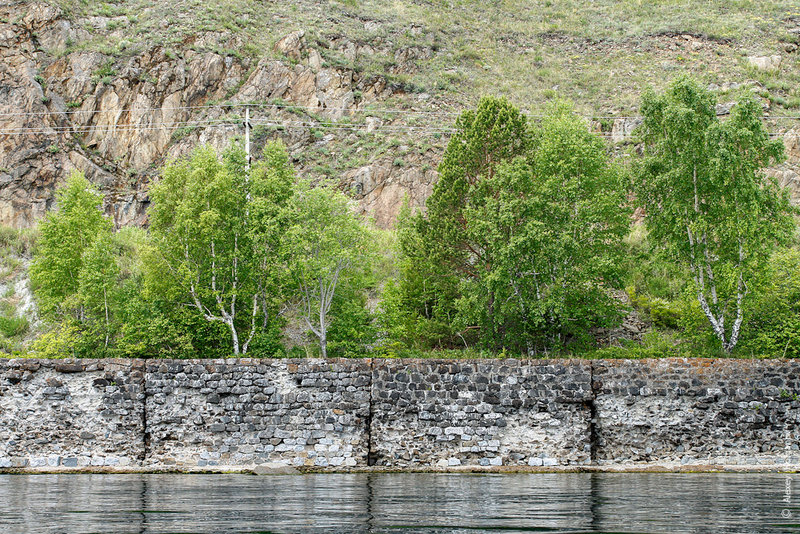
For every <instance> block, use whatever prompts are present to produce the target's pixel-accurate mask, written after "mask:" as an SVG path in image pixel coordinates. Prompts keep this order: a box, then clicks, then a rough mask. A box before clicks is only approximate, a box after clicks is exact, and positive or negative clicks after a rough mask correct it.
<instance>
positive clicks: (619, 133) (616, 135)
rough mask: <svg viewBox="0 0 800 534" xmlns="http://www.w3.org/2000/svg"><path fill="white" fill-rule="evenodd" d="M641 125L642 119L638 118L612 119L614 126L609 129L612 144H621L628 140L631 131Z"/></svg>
mask: <svg viewBox="0 0 800 534" xmlns="http://www.w3.org/2000/svg"><path fill="white" fill-rule="evenodd" d="M640 124H642V119H640V118H638V117H628V118H623V119H614V124H613V125H612V127H611V141H612V142H614V143H623V142H625V141H628V140H630V137H631V135H632V134H633V131H634V130H635V129H636V128H638V127H639V125H640Z"/></svg>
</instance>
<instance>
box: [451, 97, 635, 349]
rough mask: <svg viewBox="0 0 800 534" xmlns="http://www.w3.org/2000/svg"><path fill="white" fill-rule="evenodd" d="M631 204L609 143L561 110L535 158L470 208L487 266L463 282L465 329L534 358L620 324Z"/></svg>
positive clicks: (550, 117) (509, 168) (505, 168)
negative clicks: (621, 268) (612, 291)
mask: <svg viewBox="0 0 800 534" xmlns="http://www.w3.org/2000/svg"><path fill="white" fill-rule="evenodd" d="M625 205H626V200H625V194H624V188H623V187H622V183H621V179H620V174H619V172H618V171H617V169H616V167H615V166H614V165H612V164H611V162H610V161H609V158H608V156H607V154H606V150H605V146H604V144H603V142H602V140H601V139H600V138H599V137H597V136H596V135H593V134H591V133H590V132H589V130H588V128H587V125H586V124H585V122H584V121H583V120H581V119H579V118H578V117H577V116H575V114H574V113H573V112H572V109H571V107H570V106H568V105H565V104H555V105H553V106H551V108H550V109H549V110H548V113H547V114H546V116H545V117H544V118H543V120H542V122H541V123H540V124H539V125H538V126H537V128H536V129H535V132H534V136H533V139H532V142H531V148H530V153H529V155H528V157H518V158H516V159H515V160H514V161H513V162H510V163H504V164H502V165H500V166H499V167H498V168H497V170H496V172H495V173H494V174H493V175H492V176H487V177H486V178H484V179H483V180H481V181H479V182H478V183H477V184H476V186H475V187H474V189H473V191H472V193H471V195H470V199H469V202H468V203H467V206H466V208H465V210H464V220H465V232H464V234H465V236H466V237H467V241H468V242H470V243H472V248H473V250H474V251H475V254H474V255H473V256H471V257H470V263H471V264H473V265H480V266H481V267H482V268H480V269H476V274H475V276H472V277H468V278H465V279H464V281H463V282H462V291H461V293H462V297H461V300H460V303H459V312H460V316H461V317H462V319H463V320H464V321H465V323H464V324H465V325H473V326H477V327H479V328H480V331H481V334H482V338H483V342H484V344H486V345H488V346H490V347H493V348H495V349H499V348H503V347H509V348H511V347H513V348H517V349H524V350H527V352H529V353H532V352H534V351H538V350H542V349H545V350H546V349H547V348H548V347H558V346H562V345H563V344H564V343H565V342H566V341H567V340H574V339H576V338H578V337H586V336H587V335H588V331H589V328H590V327H591V326H610V325H611V324H613V322H614V321H615V320H616V319H618V314H617V313H616V312H615V310H616V306H615V304H614V301H613V299H612V298H611V297H610V296H609V295H608V292H607V289H608V288H609V287H614V286H615V285H618V283H619V278H618V274H619V272H618V269H617V268H616V265H617V264H618V262H619V258H620V255H621V252H622V238H623V237H624V235H625V233H626V232H627V229H628V227H629V213H630V212H629V210H628V209H627V208H626V206H625Z"/></svg>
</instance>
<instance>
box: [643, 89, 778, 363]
mask: <svg viewBox="0 0 800 534" xmlns="http://www.w3.org/2000/svg"><path fill="white" fill-rule="evenodd" d="M715 104H716V102H715V99H714V97H713V95H711V93H709V92H708V91H706V90H705V89H702V88H701V87H700V86H699V85H698V84H697V83H696V82H694V81H692V80H691V79H688V78H685V77H682V78H679V79H678V80H676V81H675V82H674V83H673V84H672V85H671V86H670V88H669V90H668V91H666V92H665V93H664V94H662V95H656V94H654V93H653V92H651V91H650V92H646V93H645V96H644V98H643V103H642V114H643V115H644V124H643V125H642V132H643V139H644V142H645V155H644V158H643V159H642V161H641V162H640V164H639V165H638V168H637V173H636V180H635V182H636V183H635V188H636V194H637V197H638V200H639V201H640V202H641V203H642V204H643V206H644V207H645V211H646V213H647V218H646V219H645V222H646V225H647V228H648V231H649V233H650V236H651V238H652V239H653V240H654V242H655V243H657V244H658V245H659V246H661V247H663V248H664V249H665V250H666V251H667V253H668V254H669V255H670V256H671V257H672V258H673V259H674V260H675V261H677V262H679V263H682V264H684V265H686V266H688V267H689V269H690V270H691V273H692V283H693V285H694V291H695V292H696V295H697V300H698V304H699V306H700V309H701V310H702V311H703V313H704V314H705V315H706V317H707V319H708V320H709V323H710V324H711V326H712V328H713V330H714V333H715V335H716V336H717V338H718V339H719V343H720V346H721V348H722V349H723V350H724V351H725V352H726V353H729V352H730V351H731V350H732V349H733V347H735V346H736V343H737V338H738V335H739V329H740V327H741V324H742V321H743V304H742V303H743V301H744V299H745V297H746V295H747V294H748V292H749V288H750V287H751V286H752V283H753V281H754V279H755V277H756V276H757V273H759V272H760V271H761V269H762V267H763V265H764V264H765V262H766V260H767V258H768V257H769V254H770V252H771V251H772V250H774V248H775V247H776V246H777V245H779V244H781V243H786V242H787V241H788V240H789V238H790V236H791V232H792V230H793V227H794V225H793V221H792V219H791V215H790V208H789V204H788V197H787V193H786V192H785V191H782V190H780V189H779V188H778V186H777V185H776V184H775V183H774V182H773V181H771V180H769V179H767V178H765V177H764V176H763V173H761V172H760V169H761V168H763V167H766V166H769V165H771V164H774V163H775V162H777V161H780V160H781V158H782V157H783V146H782V143H781V142H780V140H770V138H769V135H768V133H767V132H766V131H765V130H764V126H763V123H762V121H761V107H760V105H759V104H758V103H757V102H755V101H754V100H752V99H744V100H742V101H741V102H740V103H739V104H738V105H737V106H735V107H734V108H733V111H732V113H731V117H730V119H728V120H727V121H725V122H720V121H719V119H718V118H717V116H716V113H715ZM726 325H727V326H726Z"/></svg>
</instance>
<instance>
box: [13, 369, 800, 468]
mask: <svg viewBox="0 0 800 534" xmlns="http://www.w3.org/2000/svg"><path fill="white" fill-rule="evenodd" d="M798 395H800V362H794V361H782V360H705V359H697V360H685V359H663V360H594V361H586V360H370V359H361V360H336V359H329V360H320V359H308V360H288V359H287V360H257V359H239V360H234V359H231V360H148V361H146V362H145V361H143V360H27V359H20V360H2V359H0V471H1V470H2V468H6V469H15V468H16V469H19V468H27V469H71V468H78V469H80V468H104V469H105V468H108V469H117V468H130V469H148V470H149V469H189V470H191V469H226V468H236V469H238V468H254V467H257V466H259V465H267V466H275V465H287V466H296V467H306V468H309V467H313V468H318V469H321V470H344V469H350V468H355V469H358V468H364V467H368V466H372V465H374V466H380V467H383V468H398V469H436V468H457V467H456V466H462V467H463V466H476V467H480V466H486V467H490V466H506V467H510V468H518V467H519V468H523V467H524V468H528V466H534V467H539V466H542V467H548V468H551V467H554V466H565V467H566V468H571V467H575V468H582V467H586V466H623V467H624V466H652V465H665V466H672V465H687V464H688V465H690V466H691V465H706V466H707V465H712V464H716V465H726V466H729V465H747V466H755V465H772V466H784V467H788V466H798V465H800V451H798V444H799V443H800V442H799V441H798V439H799V438H800V399H799V398H798Z"/></svg>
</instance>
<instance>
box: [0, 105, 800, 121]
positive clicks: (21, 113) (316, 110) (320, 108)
mask: <svg viewBox="0 0 800 534" xmlns="http://www.w3.org/2000/svg"><path fill="white" fill-rule="evenodd" d="M233 108H258V109H274V110H288V111H295V110H299V111H304V112H307V113H321V112H332V111H341V112H353V113H362V114H375V115H379V114H404V115H422V116H425V115H428V116H431V115H433V116H440V115H441V116H456V115H460V114H461V113H462V112H460V111H436V110H414V109H397V108H369V107H362V108H357V107H324V106H302V105H298V104H291V103H246V102H231V103H225V104H205V105H197V106H173V107H159V108H137V107H133V108H112V109H87V110H83V109H70V110H63V111H51V110H48V111H17V112H4V113H0V117H31V116H47V115H77V114H81V113H83V114H92V115H93V114H97V113H130V112H156V111H162V112H163V111H186V110H203V109H207V110H216V109H233ZM527 116H528V117H530V118H545V117H547V115H543V114H528V115H527ZM581 117H582V118H584V119H586V120H599V119H624V120H640V119H642V118H643V117H642V116H640V115H581ZM762 119H763V120H780V119H792V120H797V119H800V115H774V116H764V117H762Z"/></svg>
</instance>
